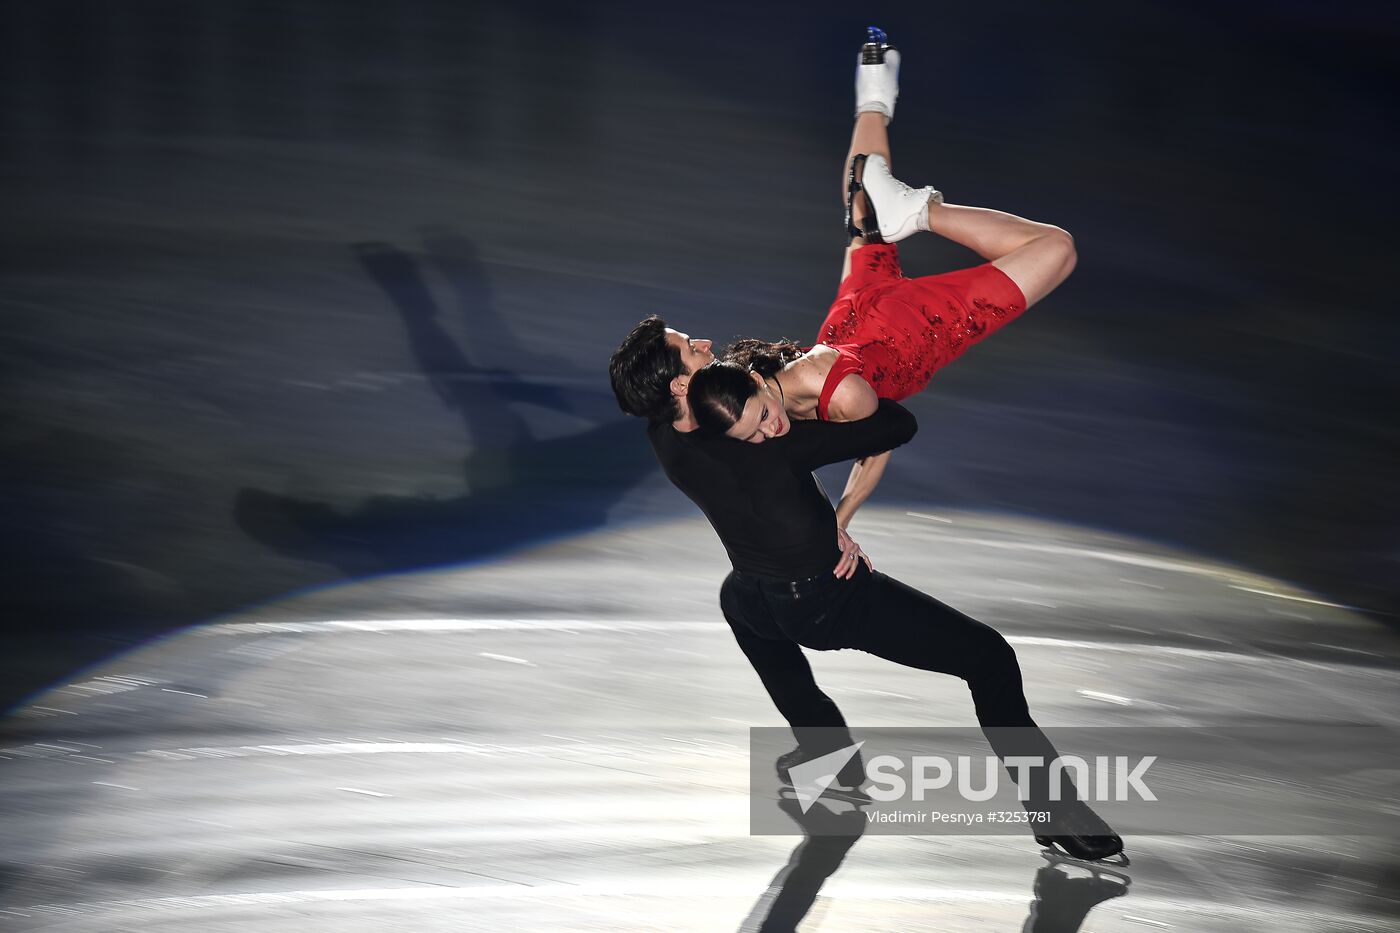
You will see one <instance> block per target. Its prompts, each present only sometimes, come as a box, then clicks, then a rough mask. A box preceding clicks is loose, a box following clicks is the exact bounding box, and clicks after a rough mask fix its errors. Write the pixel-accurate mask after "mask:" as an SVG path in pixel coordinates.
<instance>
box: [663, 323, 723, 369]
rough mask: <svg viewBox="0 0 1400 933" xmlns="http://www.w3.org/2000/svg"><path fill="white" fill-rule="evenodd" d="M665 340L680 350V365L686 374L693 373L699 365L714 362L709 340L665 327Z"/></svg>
mask: <svg viewBox="0 0 1400 933" xmlns="http://www.w3.org/2000/svg"><path fill="white" fill-rule="evenodd" d="M666 342H667V343H668V344H670V345H671V346H673V347H675V348H676V349H677V350H679V351H681V365H682V366H684V367H685V374H686V375H687V376H693V375H695V371H696V370H697V369H699V368H700V367H702V366H704V365H706V364H708V363H712V362H714V359H715V355H714V353H712V352H711V351H710V346H711V341H709V340H700V339H698V338H696V337H692V336H690V335H689V334H683V333H681V332H680V331H678V330H672V329H671V328H669V327H668V328H666Z"/></svg>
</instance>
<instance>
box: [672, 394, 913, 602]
mask: <svg viewBox="0 0 1400 933" xmlns="http://www.w3.org/2000/svg"><path fill="white" fill-rule="evenodd" d="M917 429H918V423H917V422H916V421H915V420H914V416H913V415H911V414H910V413H909V412H908V411H906V410H905V409H904V407H903V406H901V405H899V404H897V403H895V402H892V401H889V400H888V399H881V400H880V406H879V408H878V409H877V410H876V412H875V414H873V415H871V416H870V417H869V418H863V419H861V420H860V421H844V422H836V421H816V420H813V421H793V422H792V427H791V429H790V430H789V431H788V433H787V434H785V435H783V436H782V437H776V438H772V439H770V440H767V441H765V442H763V443H761V444H750V443H747V442H744V441H736V440H734V439H733V438H729V437H724V436H709V435H703V434H701V433H700V432H689V433H686V432H681V431H677V430H676V429H675V428H673V427H672V426H671V425H670V424H669V423H655V424H652V425H651V426H650V427H649V428H648V429H647V436H648V438H649V439H650V440H651V445H652V449H653V450H655V451H656V459H657V460H659V461H660V462H661V467H662V469H664V470H665V471H666V476H667V477H668V478H669V479H670V480H671V482H672V483H674V484H675V485H676V487H677V488H678V489H680V491H681V492H683V493H685V494H686V495H687V496H688V497H689V498H690V500H691V501H692V502H694V503H695V504H696V505H698V506H699V507H700V509H701V511H703V512H704V513H705V517H706V518H708V519H709V520H710V524H711V525H712V526H714V529H715V532H716V533H718V534H719V537H720V540H721V541H722V542H724V548H725V550H726V551H728V552H729V560H730V562H731V563H733V565H734V569H735V570H739V571H747V572H750V573H757V574H762V575H764V576H769V577H777V578H779V579H782V580H803V579H806V578H808V577H814V576H816V575H817V574H819V573H823V572H825V573H830V572H831V570H832V568H833V567H834V566H835V565H836V561H837V560H838V558H839V555H840V551H839V550H838V549H837V546H836V513H835V511H834V510H833V509H832V506H831V503H830V502H829V501H828V500H827V498H826V496H825V495H824V494H823V493H822V490H821V487H820V486H818V485H817V481H816V478H815V477H814V476H812V471H813V470H815V469H816V468H817V467H820V466H825V465H826V464H828V463H837V462H840V461H842V460H854V459H857V458H859V457H867V456H871V455H873V454H878V453H883V452H884V451H887V450H891V449H893V448H895V447H898V446H900V445H901V444H905V443H907V442H908V441H909V439H910V438H911V437H913V436H914V432H915V431H916V430H917Z"/></svg>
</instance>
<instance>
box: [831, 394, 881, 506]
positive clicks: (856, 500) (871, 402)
mask: <svg viewBox="0 0 1400 933" xmlns="http://www.w3.org/2000/svg"><path fill="white" fill-rule="evenodd" d="M879 404H880V399H879V398H878V397H877V396H876V395H875V390H874V389H872V388H871V387H870V383H868V382H866V381H865V380H864V379H862V378H861V377H860V376H859V375H858V374H856V373H851V374H850V375H849V376H847V377H846V378H844V379H842V380H841V383H840V385H838V386H837V387H836V391H835V392H833V393H832V394H831V403H830V405H828V406H827V415H828V416H829V417H830V419H831V420H832V421H859V420H860V419H861V418H868V417H870V416H871V415H873V414H874V413H875V409H876V408H877V407H879ZM889 462H890V453H889V451H885V452H884V453H880V454H874V455H872V456H868V457H862V458H861V459H859V460H857V461H856V462H855V463H853V464H851V475H850V477H849V478H848V479H847V480H846V490H845V491H844V492H843V493H841V502H840V504H838V505H837V506H836V526H837V527H838V528H842V529H844V528H846V527H847V526H848V525H850V523H851V518H852V516H854V515H855V514H856V509H858V508H860V506H861V503H863V502H864V501H865V500H866V499H869V498H870V494H871V493H872V492H874V491H875V487H876V486H878V485H879V483H880V477H881V476H883V475H884V474H885V464H887V463H889Z"/></svg>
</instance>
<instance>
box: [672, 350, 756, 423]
mask: <svg viewBox="0 0 1400 933" xmlns="http://www.w3.org/2000/svg"><path fill="white" fill-rule="evenodd" d="M757 394H758V384H757V383H755V382H754V381H753V378H752V377H751V376H750V375H749V370H748V367H746V366H740V365H739V364H738V363H736V362H734V361H733V360H715V361H714V362H713V363H710V364H709V365H707V366H702V367H700V368H699V369H698V370H696V371H695V375H693V376H691V377H690V388H689V389H687V390H686V398H687V399H688V400H689V401H690V413H691V414H692V415H694V416H695V421H696V423H697V424H698V425H699V426H700V430H702V431H704V432H706V433H707V434H723V433H724V432H725V431H728V430H729V429H730V428H732V427H733V426H734V422H736V421H738V420H739V418H740V416H742V415H743V413H744V404H745V403H746V402H748V400H749V399H751V398H753V397H754V396H755V395H757Z"/></svg>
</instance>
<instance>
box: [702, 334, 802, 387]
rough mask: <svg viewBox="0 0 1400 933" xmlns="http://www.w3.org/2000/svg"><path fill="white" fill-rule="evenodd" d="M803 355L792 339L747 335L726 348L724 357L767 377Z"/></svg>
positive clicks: (722, 355)
mask: <svg viewBox="0 0 1400 933" xmlns="http://www.w3.org/2000/svg"><path fill="white" fill-rule="evenodd" d="M801 355H802V348H801V347H799V346H798V345H797V344H795V343H793V342H792V341H791V340H779V341H777V342H776V343H775V342H773V341H771V340H758V339H757V338H754V337H745V338H743V339H742V340H736V341H734V342H733V343H731V344H730V345H729V346H727V347H725V348H724V353H722V354H721V357H722V358H723V359H726V360H729V361H731V362H734V363H738V364H739V365H740V366H742V367H744V368H745V369H751V370H753V371H754V372H756V373H758V374H759V375H760V376H762V377H763V378H765V379H767V378H769V377H770V376H773V375H775V374H777V373H778V372H780V371H781V370H782V368H783V367H784V366H786V365H787V364H789V363H791V362H792V361H793V360H795V359H797V358H798V357H799V356H801Z"/></svg>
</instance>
